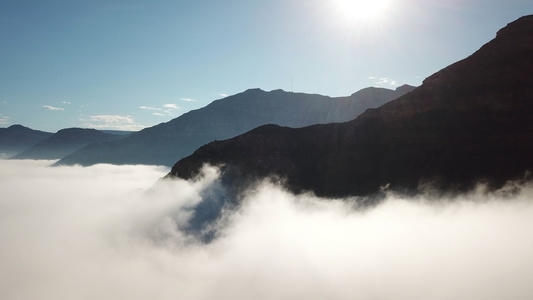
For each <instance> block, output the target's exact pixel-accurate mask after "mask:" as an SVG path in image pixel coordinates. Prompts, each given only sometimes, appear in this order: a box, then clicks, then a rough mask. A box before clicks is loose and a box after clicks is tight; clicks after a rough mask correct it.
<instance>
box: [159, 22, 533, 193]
mask: <svg viewBox="0 0 533 300" xmlns="http://www.w3.org/2000/svg"><path fill="white" fill-rule="evenodd" d="M532 76H533V16H526V17H522V18H520V19H518V20H516V21H514V22H512V23H509V24H508V25H507V26H506V27H505V28H503V29H501V30H500V31H498V33H497V35H496V37H495V38H494V39H493V40H491V41H489V42H488V43H487V44H485V45H483V46H482V47H481V48H480V49H479V50H478V51H476V52H475V53H473V54H472V55H470V56H469V57H467V58H465V59H463V60H460V61H458V62H456V63H454V64H451V65H450V66H448V67H446V68H444V69H442V70H440V71H438V72H436V73H435V74H433V75H431V76H429V77H428V78H426V80H424V82H423V84H422V85H421V86H420V87H418V88H416V89H415V90H413V91H412V92H410V93H408V94H406V95H404V96H402V97H399V98H398V99H396V100H393V101H390V102H388V103H386V104H384V105H383V106H381V107H379V108H373V109H369V110H367V111H366V112H364V113H363V114H361V115H360V116H359V117H357V118H356V119H355V120H352V121H349V122H346V123H338V124H325V125H314V126H309V127H304V128H298V129H293V128H284V127H280V126H273V125H267V126H263V127H260V128H257V129H254V130H252V131H249V132H247V133H245V134H243V135H240V136H238V137H235V138H233V139H228V140H224V141H218V142H213V143H209V144H207V145H205V146H203V147H201V148H199V149H197V150H196V151H195V152H194V153H193V154H192V155H190V156H188V157H186V158H183V159H181V160H179V161H178V162H177V163H176V164H175V165H174V167H173V168H172V170H171V172H170V173H169V174H168V175H167V178H173V177H179V178H184V179H190V178H192V177H194V176H196V175H197V174H199V171H200V169H201V167H202V166H203V165H204V164H211V165H215V166H220V167H221V169H222V179H221V180H222V181H223V182H225V184H226V185H227V186H229V187H230V188H232V189H235V190H237V191H238V190H239V189H241V188H242V187H243V186H245V185H246V184H247V183H249V182H253V181H255V180H257V179H260V178H263V177H268V176H279V177H281V178H283V179H284V180H285V182H286V185H287V187H288V188H289V189H291V190H292V191H294V192H302V191H313V192H314V193H316V194H317V195H319V196H327V197H345V196H352V195H356V196H364V195H370V194H374V193H379V192H380V190H381V188H382V187H389V188H390V189H391V190H394V191H397V192H400V191H401V192H406V193H417V192H419V191H421V190H422V189H423V188H424V187H427V183H431V186H433V187H434V188H435V189H436V190H440V191H442V192H451V191H465V190H468V189H471V188H473V187H474V186H475V185H476V184H478V183H479V182H485V183H487V184H488V186H489V187H491V188H497V187H501V186H502V185H503V184H505V182H507V181H508V180H513V179H520V178H523V176H525V175H526V174H528V170H530V169H532V168H533V158H531V155H530V153H533V124H531V122H530V118H531V115H533V103H532V102H533V100H532V99H533V78H532ZM258 145H260V146H258Z"/></svg>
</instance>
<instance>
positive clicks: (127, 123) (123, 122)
mask: <svg viewBox="0 0 533 300" xmlns="http://www.w3.org/2000/svg"><path fill="white" fill-rule="evenodd" d="M81 121H82V122H85V123H84V124H83V126H84V127H88V128H94V129H114V130H126V131H128V130H129V131H138V130H141V129H143V128H146V126H143V125H140V124H137V123H136V122H135V121H134V119H133V117H131V116H121V115H93V116H90V117H89V120H81Z"/></svg>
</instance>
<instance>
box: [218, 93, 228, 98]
mask: <svg viewBox="0 0 533 300" xmlns="http://www.w3.org/2000/svg"><path fill="white" fill-rule="evenodd" d="M219 95H220V96H221V97H224V98H225V97H227V96H229V95H228V94H224V93H221V94H219Z"/></svg>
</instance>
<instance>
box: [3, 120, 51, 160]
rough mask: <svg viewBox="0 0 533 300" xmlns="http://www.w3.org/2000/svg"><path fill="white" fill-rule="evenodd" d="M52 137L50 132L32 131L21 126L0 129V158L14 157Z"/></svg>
mask: <svg viewBox="0 0 533 300" xmlns="http://www.w3.org/2000/svg"><path fill="white" fill-rule="evenodd" d="M52 135H53V133H51V132H44V131H39V130H34V129H30V128H28V127H24V126H22V125H12V126H9V127H8V128H0V158H1V159H5V158H9V157H11V156H13V155H16V154H18V153H20V152H22V151H24V150H26V149H28V148H30V147H31V146H33V145H35V144H37V143H39V142H40V141H42V140H45V139H47V138H49V137H51V136H52Z"/></svg>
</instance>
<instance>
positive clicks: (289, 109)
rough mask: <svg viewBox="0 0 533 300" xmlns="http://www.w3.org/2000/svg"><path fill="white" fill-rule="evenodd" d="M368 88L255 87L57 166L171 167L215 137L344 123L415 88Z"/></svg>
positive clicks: (93, 148) (97, 146) (89, 149)
mask: <svg viewBox="0 0 533 300" xmlns="http://www.w3.org/2000/svg"><path fill="white" fill-rule="evenodd" d="M413 89H414V88H413V87H410V86H403V87H400V88H398V89H397V90H395V91H394V90H389V89H383V88H367V89H364V90H361V91H359V92H357V93H354V94H353V95H351V96H349V97H339V98H330V97H326V96H321V95H311V94H303V93H289V92H284V91H282V90H275V91H271V92H265V91H262V90H260V89H251V90H247V91H245V92H243V93H240V94H237V95H234V96H230V97H227V98H224V99H220V100H216V101H214V102H212V103H211V104H209V105H207V106H206V107H204V108H201V109H198V110H194V111H191V112H188V113H186V114H184V115H182V116H180V117H178V118H175V119H173V120H171V121H170V122H168V123H162V124H159V125H157V126H154V127H150V128H147V129H144V130H142V131H140V132H138V133H134V134H132V135H131V136H129V137H127V138H126V139H123V140H120V141H116V142H108V143H100V144H95V145H90V146H88V147H86V148H84V149H82V150H80V151H77V152H76V153H73V154H72V155H69V156H67V157H65V158H63V159H62V160H61V161H59V162H58V164H82V165H91V164H95V163H113V164H156V165H168V166H172V165H173V164H174V163H175V162H176V159H179V158H181V157H185V156H186V155H189V154H191V153H192V152H193V151H194V150H195V149H197V148H198V147H200V146H201V145H204V144H206V143H208V142H211V141H213V140H221V139H227V138H230V137H234V136H236V135H238V134H242V133H244V132H246V131H248V130H251V129H253V128H255V127H258V126H261V125H265V124H271V123H272V124H279V125H283V126H290V127H302V126H307V125H312V124H319V123H330V122H345V121H348V120H352V119H354V118H355V117H356V116H358V115H359V114H361V113H362V112H364V111H365V110H366V109H368V108H372V107H378V106H380V105H382V104H384V103H386V102H388V101H390V100H392V99H395V98H397V97H399V96H401V95H404V94H405V93H407V92H409V91H411V90H413Z"/></svg>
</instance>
